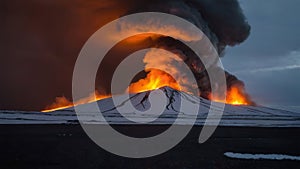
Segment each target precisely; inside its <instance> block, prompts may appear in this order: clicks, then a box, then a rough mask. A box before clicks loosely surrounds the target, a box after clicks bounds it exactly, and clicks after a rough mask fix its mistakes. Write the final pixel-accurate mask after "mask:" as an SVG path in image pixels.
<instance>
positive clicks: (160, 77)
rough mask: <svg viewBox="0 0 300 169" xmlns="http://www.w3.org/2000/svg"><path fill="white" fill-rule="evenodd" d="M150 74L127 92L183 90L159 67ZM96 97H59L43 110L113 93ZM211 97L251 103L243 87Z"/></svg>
mask: <svg viewBox="0 0 300 169" xmlns="http://www.w3.org/2000/svg"><path fill="white" fill-rule="evenodd" d="M148 71H149V72H148V74H147V76H146V77H145V78H144V79H140V80H139V81H137V82H135V83H132V84H131V85H130V86H129V87H128V89H127V92H129V93H140V92H144V91H149V90H155V89H158V88H161V87H165V86H169V87H171V88H173V89H176V90H179V91H181V87H180V85H179V84H178V83H177V82H176V81H175V80H174V79H173V78H172V76H170V75H169V74H167V73H165V72H163V71H160V70H157V69H150V70H148ZM95 96H96V99H95V97H94V95H93V94H92V95H90V96H89V97H87V98H84V99H81V100H78V101H76V102H75V103H72V102H71V101H69V100H68V99H67V98H65V97H57V98H56V99H55V102H54V103H52V104H51V105H50V106H48V107H46V109H45V110H43V111H42V112H52V111H55V110H60V109H65V108H69V107H72V106H76V105H80V104H85V103H90V102H94V101H98V100H101V99H104V98H108V97H111V95H101V94H99V93H98V92H97V91H96V92H95ZM209 99H210V100H212V101H216V102H225V103H226V104H232V105H251V104H252V103H251V101H249V99H248V98H247V95H245V94H244V92H243V89H241V88H239V87H235V86H233V87H231V88H230V89H229V90H228V91H227V95H226V101H222V100H220V99H218V97H213V96H211V95H210V96H209Z"/></svg>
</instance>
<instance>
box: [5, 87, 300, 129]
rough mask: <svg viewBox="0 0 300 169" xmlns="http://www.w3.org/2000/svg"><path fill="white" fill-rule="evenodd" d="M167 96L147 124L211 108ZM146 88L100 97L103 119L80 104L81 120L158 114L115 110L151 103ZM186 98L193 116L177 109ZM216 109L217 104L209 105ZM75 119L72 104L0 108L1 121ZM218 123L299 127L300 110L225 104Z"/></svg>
mask: <svg viewBox="0 0 300 169" xmlns="http://www.w3.org/2000/svg"><path fill="white" fill-rule="evenodd" d="M161 90H163V91H164V92H165V94H166V96H167V98H169V99H168V101H167V102H168V106H166V109H165V111H164V112H163V114H162V115H161V116H160V117H159V118H158V119H156V120H155V121H153V122H151V123H150V124H172V123H173V122H174V121H175V119H176V118H177V123H176V124H182V125H184V124H191V121H192V120H191V119H193V118H196V123H195V124H196V125H203V124H204V122H205V120H206V117H207V115H208V111H209V108H210V103H211V102H210V101H209V100H206V99H203V98H200V97H196V96H192V95H189V94H186V93H183V92H179V91H176V90H173V89H171V88H168V87H165V88H162V89H161ZM148 94H149V92H143V93H138V94H134V95H131V100H126V99H125V100H122V98H124V97H122V96H119V98H120V99H121V101H120V102H119V104H117V105H114V104H113V101H112V99H111V98H107V99H103V100H100V101H98V102H97V104H98V106H99V108H100V109H101V112H102V115H103V116H104V117H105V119H100V118H96V117H98V113H97V112H93V111H91V110H90V109H89V106H90V104H85V105H80V106H82V107H84V109H85V110H86V112H85V113H84V114H80V117H81V119H83V120H84V123H93V124H94V123H95V124H103V123H104V120H106V121H107V122H109V123H110V124H134V122H132V121H129V120H128V119H126V118H124V116H126V117H130V118H131V119H136V120H139V121H140V122H148V121H151V120H149V119H153V118H154V117H156V116H157V113H153V114H151V113H149V114H145V113H142V114H141V113H140V112H137V111H134V110H128V111H126V110H127V109H126V108H125V109H123V110H125V112H122V115H123V116H122V115H121V114H120V113H119V112H118V111H117V110H116V107H121V108H122V107H124V106H125V105H126V104H128V103H132V105H133V106H134V107H135V108H136V109H137V110H139V111H145V110H147V109H148V108H149V107H150V106H151V104H150V102H149V99H148V97H147V96H148ZM181 96H182V99H183V100H184V101H185V102H189V103H190V104H191V105H200V108H199V111H198V114H197V115H196V116H195V115H194V114H193V113H191V111H186V112H179V109H180V97H181ZM212 108H213V109H218V107H217V106H214V107H212ZM216 120H217V119H216V118H215V116H212V118H210V119H208V122H214V121H216ZM71 123H78V120H77V116H76V113H75V111H74V108H68V109H64V110H58V111H55V112H50V113H42V112H22V111H0V124H71ZM219 125H220V126H248V127H250V126H252V127H300V113H294V112H290V111H284V110H279V109H273V108H267V107H253V106H232V105H226V107H225V110H224V114H223V116H222V120H221V121H220V124H219Z"/></svg>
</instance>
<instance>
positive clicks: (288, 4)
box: [222, 0, 300, 112]
mask: <svg viewBox="0 0 300 169" xmlns="http://www.w3.org/2000/svg"><path fill="white" fill-rule="evenodd" d="M240 4H241V6H242V8H243V10H244V14H245V15H246V16H247V19H248V21H249V24H250V25H251V35H250V36H249V38H248V39H247V40H246V41H245V42H244V43H242V44H240V45H239V46H235V47H233V48H228V49H227V52H226V55H225V57H224V58H223V59H222V61H223V64H224V67H225V68H226V69H227V70H229V71H230V72H231V73H233V74H235V75H237V76H238V77H239V78H240V79H242V80H243V81H244V82H245V84H246V87H247V90H248V92H249V93H250V94H251V96H252V98H253V99H254V100H255V101H256V102H258V103H260V104H264V105H268V106H272V107H282V108H286V109H289V110H294V111H298V112H300V31H299V27H300V20H299V16H300V10H299V6H300V1H298V0H288V1H284V0H272V2H271V1H260V0H251V1H248V0H242V1H240Z"/></svg>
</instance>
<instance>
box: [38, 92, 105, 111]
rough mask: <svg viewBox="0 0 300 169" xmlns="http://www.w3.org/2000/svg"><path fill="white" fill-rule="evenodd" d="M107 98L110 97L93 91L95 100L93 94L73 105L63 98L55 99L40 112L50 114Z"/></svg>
mask: <svg viewBox="0 0 300 169" xmlns="http://www.w3.org/2000/svg"><path fill="white" fill-rule="evenodd" d="M108 97H110V95H103V94H99V92H98V91H95V98H94V96H93V94H91V95H90V96H89V97H87V98H83V99H80V100H78V101H76V102H75V103H72V102H71V101H69V100H68V99H67V98H66V97H64V96H62V97H56V99H55V102H54V103H52V104H51V105H49V106H47V107H46V109H45V110H42V112H52V111H56V110H61V109H65V108H69V107H73V106H77V105H80V104H86V103H91V102H95V101H98V100H102V99H105V98H108Z"/></svg>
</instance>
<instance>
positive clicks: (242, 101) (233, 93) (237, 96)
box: [209, 86, 251, 105]
mask: <svg viewBox="0 0 300 169" xmlns="http://www.w3.org/2000/svg"><path fill="white" fill-rule="evenodd" d="M209 99H210V100H212V101H215V102H224V101H221V100H220V99H218V98H217V97H212V96H209ZM225 103H226V104H232V105H251V102H250V101H249V100H248V98H247V97H246V96H245V94H244V93H243V92H242V91H241V89H239V88H238V87H235V86H233V87H231V88H230V89H229V90H228V91H227V95H226V101H225Z"/></svg>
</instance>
